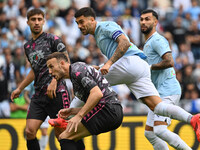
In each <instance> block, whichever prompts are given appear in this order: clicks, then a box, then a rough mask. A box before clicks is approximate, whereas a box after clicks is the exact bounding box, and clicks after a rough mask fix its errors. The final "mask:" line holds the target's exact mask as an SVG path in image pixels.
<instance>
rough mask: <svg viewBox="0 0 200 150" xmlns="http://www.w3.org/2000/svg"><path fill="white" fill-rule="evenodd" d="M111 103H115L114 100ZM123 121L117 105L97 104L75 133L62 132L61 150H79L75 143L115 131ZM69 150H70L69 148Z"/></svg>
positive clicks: (120, 109)
mask: <svg viewBox="0 0 200 150" xmlns="http://www.w3.org/2000/svg"><path fill="white" fill-rule="evenodd" d="M112 101H115V100H114V98H113V100H112ZM122 119H123V111H122V107H121V105H119V104H111V103H106V104H98V105H97V106H96V107H95V108H93V109H92V110H91V111H90V112H89V113H88V114H87V115H85V116H84V117H83V119H82V121H81V123H79V125H78V130H77V132H67V131H64V132H63V133H61V135H60V136H59V139H60V144H61V149H62V150H68V149H69V150H79V149H77V147H76V146H75V145H76V142H77V141H78V140H80V139H82V138H84V137H86V136H89V135H98V134H100V133H104V132H108V131H111V130H115V129H117V128H118V127H119V126H120V125H121V123H122ZM69 147H70V148H71V149H70V148H69Z"/></svg>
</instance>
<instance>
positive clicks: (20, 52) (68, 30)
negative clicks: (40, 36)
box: [0, 0, 200, 118]
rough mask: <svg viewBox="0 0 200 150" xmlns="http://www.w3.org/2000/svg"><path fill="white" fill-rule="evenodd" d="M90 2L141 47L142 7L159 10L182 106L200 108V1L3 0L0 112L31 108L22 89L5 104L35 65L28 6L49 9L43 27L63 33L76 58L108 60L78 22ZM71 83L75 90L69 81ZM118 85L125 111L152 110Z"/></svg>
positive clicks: (0, 5) (101, 17)
mask: <svg viewBox="0 0 200 150" xmlns="http://www.w3.org/2000/svg"><path fill="white" fill-rule="evenodd" d="M85 6H87V7H92V8H93V9H94V10H95V12H96V15H97V20H99V21H100V20H101V21H103V20H113V21H115V22H117V23H118V24H119V25H120V26H121V27H122V28H123V30H124V31H125V33H126V34H127V35H128V36H129V38H130V39H131V41H132V42H133V43H134V44H135V45H137V46H138V47H139V48H140V49H142V47H143V44H144V42H145V41H144V38H143V36H142V34H141V32H140V25H139V19H140V12H141V11H142V10H144V9H146V8H152V9H154V10H156V11H157V12H158V14H159V25H158V26H157V31H158V32H159V33H160V34H162V35H164V36H165V37H166V39H167V40H168V41H169V44H170V47H171V50H172V55H173V58H174V62H175V70H176V74H177V79H178V80H179V82H180V84H181V87H182V97H181V103H180V105H181V106H182V107H183V108H184V109H186V110H187V111H190V112H192V113H197V112H200V110H199V108H200V107H198V106H199V105H200V98H199V96H200V0H184V1H183V0H162V1H160V0H0V117H2V118H3V117H11V118H12V117H13V118H15V117H16V118H19V117H24V116H25V115H15V114H20V113H19V112H21V113H23V112H24V114H26V110H27V108H28V105H27V103H26V101H25V100H24V97H23V94H22V95H21V96H20V97H19V99H20V100H16V101H15V102H14V103H9V106H8V103H5V101H9V95H10V93H11V92H12V91H13V90H14V89H15V88H16V87H17V85H18V84H19V83H20V82H21V81H22V80H23V79H24V78H25V76H26V75H27V73H28V72H29V70H30V65H29V63H28V61H27V60H26V57H25V54H24V48H23V45H24V43H25V42H26V41H27V40H29V39H30V38H31V35H30V34H31V32H30V29H29V27H28V25H27V23H26V21H27V18H26V13H27V11H28V10H30V9H32V8H41V9H42V10H43V11H44V12H45V14H46V16H45V18H46V23H45V25H44V31H45V32H48V33H53V34H55V35H57V36H59V37H61V38H62V40H63V42H64V43H65V45H66V47H67V50H68V53H69V56H70V59H71V62H72V63H73V62H76V61H84V62H86V63H87V64H91V65H100V64H102V63H104V62H105V61H106V58H105V57H104V56H103V55H102V54H101V52H100V50H99V49H98V47H97V46H96V42H95V39H94V37H93V36H91V35H88V36H83V35H81V33H80V31H79V29H78V27H77V24H76V22H75V19H74V14H75V12H76V10H78V9H80V8H81V7H85ZM68 83H69V82H68ZM69 87H70V88H71V89H72V90H73V88H72V87H71V85H70V83H69ZM113 88H114V90H115V91H116V92H117V93H118V96H119V99H120V100H121V102H122V105H123V108H124V113H125V114H132V113H136V114H144V113H146V112H147V109H146V106H144V105H143V104H140V103H138V102H137V100H136V99H135V97H134V95H132V94H131V93H130V91H129V89H128V88H127V87H126V86H125V85H118V86H114V87H113ZM172 88H173V87H172ZM8 108H9V109H8ZM16 112H17V113H16ZM10 113H11V114H10Z"/></svg>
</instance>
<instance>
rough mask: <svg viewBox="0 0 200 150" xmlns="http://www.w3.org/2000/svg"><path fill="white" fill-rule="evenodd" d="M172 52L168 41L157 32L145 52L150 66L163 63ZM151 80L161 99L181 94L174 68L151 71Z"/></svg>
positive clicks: (147, 44)
mask: <svg viewBox="0 0 200 150" xmlns="http://www.w3.org/2000/svg"><path fill="white" fill-rule="evenodd" d="M169 51H171V49H170V47H169V43H168V41H167V40H166V39H165V38H164V37H163V36H161V35H160V34H159V33H157V32H155V33H154V34H153V35H152V36H151V37H150V38H149V39H148V40H147V41H146V43H145V45H144V48H143V52H144V54H145V55H146V56H147V59H146V60H147V62H148V64H149V65H152V64H157V63H159V62H161V61H162V56H163V55H164V54H165V53H166V52H169ZM151 79H152V82H153V83H154V85H155V87H156V88H157V90H158V92H159V94H160V96H161V97H163V96H170V95H177V94H181V87H180V84H179V82H178V80H177V79H176V73H175V70H174V68H173V67H171V68H167V69H162V70H151Z"/></svg>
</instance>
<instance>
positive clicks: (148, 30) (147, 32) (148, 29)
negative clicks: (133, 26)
mask: <svg viewBox="0 0 200 150" xmlns="http://www.w3.org/2000/svg"><path fill="white" fill-rule="evenodd" d="M152 29H153V26H150V27H149V28H147V29H146V30H142V29H141V32H142V33H144V34H149V33H150V32H151V31H152Z"/></svg>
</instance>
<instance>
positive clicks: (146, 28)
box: [140, 13, 157, 34]
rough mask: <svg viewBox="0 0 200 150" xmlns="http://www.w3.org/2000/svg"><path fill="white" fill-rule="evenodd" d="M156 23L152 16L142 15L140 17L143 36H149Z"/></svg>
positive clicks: (148, 14) (149, 14) (150, 14)
mask: <svg viewBox="0 0 200 150" xmlns="http://www.w3.org/2000/svg"><path fill="white" fill-rule="evenodd" d="M156 23H157V21H156V18H155V17H154V16H153V15H152V13H146V14H142V15H141V16H140V28H141V32H142V33H144V34H149V33H150V32H151V31H152V29H153V28H154V27H155V26H156Z"/></svg>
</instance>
